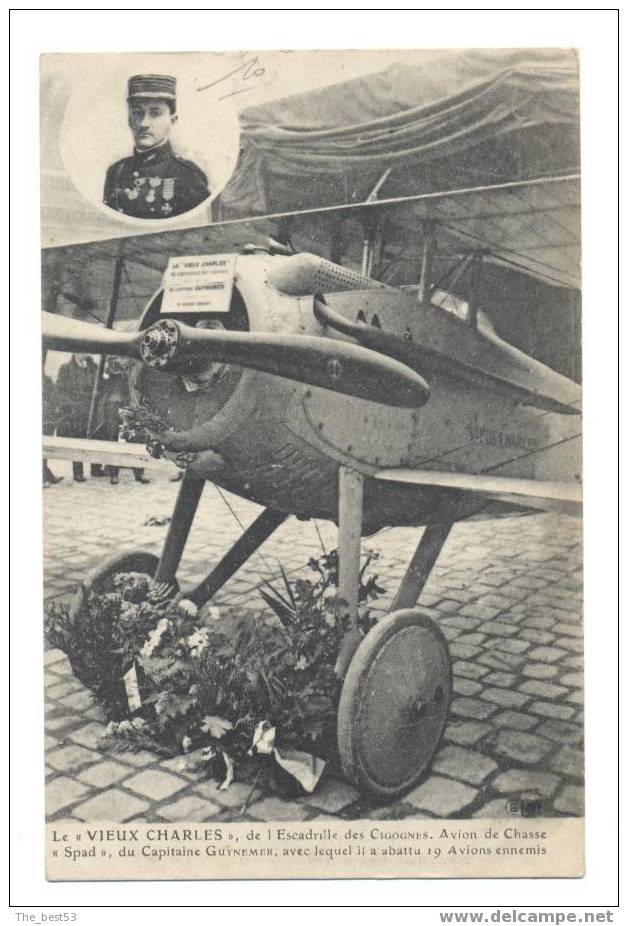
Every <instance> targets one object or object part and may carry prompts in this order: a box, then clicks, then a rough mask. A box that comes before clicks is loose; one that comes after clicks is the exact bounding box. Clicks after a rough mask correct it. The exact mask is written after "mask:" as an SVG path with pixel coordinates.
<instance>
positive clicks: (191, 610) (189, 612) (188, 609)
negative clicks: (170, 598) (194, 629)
mask: <svg viewBox="0 0 628 926" xmlns="http://www.w3.org/2000/svg"><path fill="white" fill-rule="evenodd" d="M177 610H178V611H181V612H182V613H183V614H185V616H186V617H196V616H197V614H198V605H195V604H194V602H193V601H190V599H189V598H182V599H181V601H180V602H179V603H178V604H177Z"/></svg>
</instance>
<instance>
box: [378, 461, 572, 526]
mask: <svg viewBox="0 0 628 926" xmlns="http://www.w3.org/2000/svg"><path fill="white" fill-rule="evenodd" d="M375 478H376V479H378V480H380V481H382V482H397V483H400V484H405V485H416V486H426V487H427V486H429V487H433V488H436V489H453V490H455V491H459V492H469V493H472V494H473V495H479V496H483V497H485V498H486V499H489V500H491V501H500V502H506V503H508V504H512V505H517V506H519V507H528V508H537V509H539V510H540V511H558V512H561V513H562V514H569V515H573V516H576V517H577V516H579V515H581V514H582V486H581V485H580V484H579V483H567V482H548V481H543V480H536V479H517V478H516V477H512V476H491V475H486V474H481V475H477V476H475V475H472V474H470V473H446V472H437V471H431V470H419V469H383V470H380V471H379V472H378V473H377V474H376V476H375Z"/></svg>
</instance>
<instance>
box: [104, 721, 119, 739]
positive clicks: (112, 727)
mask: <svg viewBox="0 0 628 926" xmlns="http://www.w3.org/2000/svg"><path fill="white" fill-rule="evenodd" d="M117 732H118V724H117V723H116V722H115V720H112V721H111V722H110V723H108V724H107V729H106V730H105V733H106V735H107V736H113V735H114V733H117Z"/></svg>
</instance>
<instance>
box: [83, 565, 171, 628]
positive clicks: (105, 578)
mask: <svg viewBox="0 0 628 926" xmlns="http://www.w3.org/2000/svg"><path fill="white" fill-rule="evenodd" d="M158 565H159V557H158V556H156V555H155V554H154V553H150V552H149V551H148V550H127V551H126V552H125V553H116V555H115V556H112V557H110V559H108V560H105V562H104V563H101V564H100V566H97V567H96V569H94V571H93V572H91V573H90V574H89V575H88V577H87V578H86V579H84V580H83V581H82V582H81V584H80V585H79V587H78V589H77V590H76V595H75V596H74V600H73V601H72V605H71V607H70V621H71V622H72V624H75V623H77V622H78V621H80V620H81V619H82V617H83V615H84V614H85V609H86V608H87V602H88V600H89V596H90V595H91V594H92V592H103V591H108V588H107V584H108V583H109V582H110V580H111V579H113V578H114V576H116V575H118V574H119V573H121V572H143V573H145V574H146V575H149V576H150V577H151V579H152V578H153V577H154V575H155V573H156V572H157V566H158Z"/></svg>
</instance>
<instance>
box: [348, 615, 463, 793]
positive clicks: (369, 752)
mask: <svg viewBox="0 0 628 926" xmlns="http://www.w3.org/2000/svg"><path fill="white" fill-rule="evenodd" d="M451 693H452V668H451V659H450V656H449V649H448V646H447V641H446V640H445V637H444V636H443V634H442V633H441V631H440V630H439V628H438V627H437V625H436V624H435V623H434V621H433V620H431V618H429V617H428V616H427V615H425V614H424V613H423V612H422V611H420V610H418V609H415V608H409V609H404V610H401V611H395V612H394V613H393V614H389V615H387V616H386V617H385V618H383V619H382V620H381V621H380V622H379V623H378V624H377V625H376V626H375V627H373V628H372V630H370V631H369V633H368V634H367V635H366V637H365V638H364V640H363V641H362V643H361V644H360V646H359V647H358V649H357V651H356V653H355V655H354V657H353V659H352V661H351V664H350V666H349V669H348V671H347V674H346V676H345V680H344V684H343V687H342V693H341V695H340V703H339V706H338V751H339V754H340V760H341V763H342V767H343V770H344V772H345V775H346V776H347V778H348V779H349V780H351V781H353V782H354V783H355V784H356V785H357V786H358V787H360V788H362V789H364V790H366V791H369V792H370V793H371V794H373V795H376V796H377V797H383V798H394V797H397V796H398V795H400V794H403V793H404V792H406V791H408V790H410V788H412V787H413V785H415V784H417V782H418V781H419V779H420V778H421V776H422V774H423V772H424V771H425V770H426V768H427V767H428V766H429V764H430V762H431V760H432V758H433V757H434V753H435V752H436V749H437V748H438V745H439V743H440V740H441V737H442V734H443V730H444V728H445V723H446V721H447V715H448V713H449V705H450V703H451Z"/></svg>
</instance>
